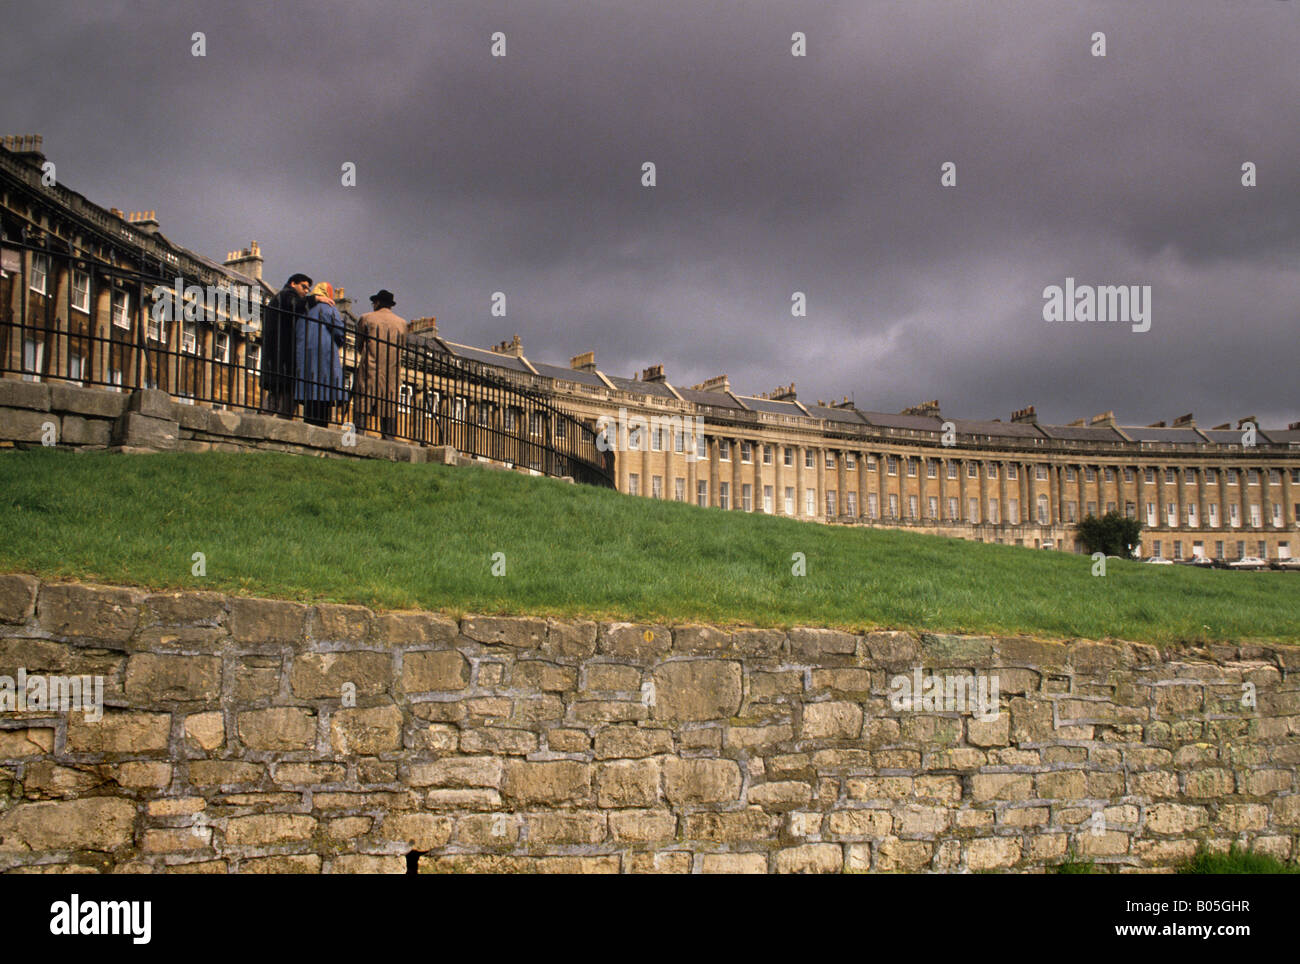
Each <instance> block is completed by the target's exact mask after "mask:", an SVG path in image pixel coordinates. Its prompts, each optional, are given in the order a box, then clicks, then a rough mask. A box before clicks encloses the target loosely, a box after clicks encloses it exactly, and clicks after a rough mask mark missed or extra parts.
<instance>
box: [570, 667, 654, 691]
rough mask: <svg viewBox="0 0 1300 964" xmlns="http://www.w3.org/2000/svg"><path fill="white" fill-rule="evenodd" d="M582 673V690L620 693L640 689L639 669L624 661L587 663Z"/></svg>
mask: <svg viewBox="0 0 1300 964" xmlns="http://www.w3.org/2000/svg"><path fill="white" fill-rule="evenodd" d="M584 675H585V679H584V681H583V684H584V685H583V689H584V690H595V691H603V692H622V693H639V692H640V690H641V670H640V669H638V668H637V667H635V666H629V665H627V664H626V663H588V664H587V666H586V668H585V674H584Z"/></svg>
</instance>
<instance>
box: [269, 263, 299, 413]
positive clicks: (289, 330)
mask: <svg viewBox="0 0 1300 964" xmlns="http://www.w3.org/2000/svg"><path fill="white" fill-rule="evenodd" d="M306 312H307V300H306V299H305V298H303V297H302V295H300V294H298V292H296V291H294V290H293V289H292V288H290V287H289V286H287V285H286V286H285V287H283V288H281V289H280V290H279V291H278V292H276V293H275V294H274V295H272V296H271V300H270V301H268V302H267V303H266V307H265V310H264V311H263V314H262V388H263V389H264V390H265V391H268V392H278V393H280V394H288V393H289V392H292V391H293V387H294V386H293V383H294V364H293V362H294V323H295V320H296V319H297V317H298V316H299V315H303V314H306Z"/></svg>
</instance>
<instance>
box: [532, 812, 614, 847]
mask: <svg viewBox="0 0 1300 964" xmlns="http://www.w3.org/2000/svg"><path fill="white" fill-rule="evenodd" d="M526 820H527V822H528V841H529V843H532V844H539V845H546V844H598V843H600V842H601V841H603V840H604V839H605V833H606V822H605V814H603V813H601V812H600V811H599V810H580V811H565V812H558V813H555V812H552V813H530V814H527V816H526Z"/></svg>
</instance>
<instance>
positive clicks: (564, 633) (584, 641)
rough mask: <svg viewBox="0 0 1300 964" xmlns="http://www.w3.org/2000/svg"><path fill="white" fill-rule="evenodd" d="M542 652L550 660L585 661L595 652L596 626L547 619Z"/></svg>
mask: <svg viewBox="0 0 1300 964" xmlns="http://www.w3.org/2000/svg"><path fill="white" fill-rule="evenodd" d="M542 652H543V653H545V654H546V655H547V656H548V657H550V658H551V659H587V658H588V657H590V656H592V655H593V654H594V653H595V652H596V624H595V623H594V622H590V621H587V620H573V621H570V620H556V619H548V620H547V621H546V642H545V643H543V644H542Z"/></svg>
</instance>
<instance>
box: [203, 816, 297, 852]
mask: <svg viewBox="0 0 1300 964" xmlns="http://www.w3.org/2000/svg"><path fill="white" fill-rule="evenodd" d="M316 824H317V820H316V818H315V817H311V816H308V815H306V814H302V813H259V814H253V815H252V816H247V817H231V818H230V819H229V820H227V821H226V830H225V840H226V843H228V844H230V845H232V846H236V847H256V846H262V845H265V844H277V843H284V842H286V841H290V840H309V839H310V838H311V836H312V834H314V833H315V832H316Z"/></svg>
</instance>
